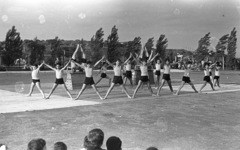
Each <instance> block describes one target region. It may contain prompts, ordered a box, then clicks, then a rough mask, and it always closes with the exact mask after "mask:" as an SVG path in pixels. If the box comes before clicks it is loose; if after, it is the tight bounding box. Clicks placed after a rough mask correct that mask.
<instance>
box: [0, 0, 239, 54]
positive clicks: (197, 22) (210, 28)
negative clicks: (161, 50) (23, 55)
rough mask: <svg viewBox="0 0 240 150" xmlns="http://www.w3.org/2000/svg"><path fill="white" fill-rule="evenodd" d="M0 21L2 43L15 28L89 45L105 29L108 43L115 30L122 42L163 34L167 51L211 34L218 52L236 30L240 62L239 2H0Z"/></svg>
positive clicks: (29, 36)
mask: <svg viewBox="0 0 240 150" xmlns="http://www.w3.org/2000/svg"><path fill="white" fill-rule="evenodd" d="M0 19H1V20H0V41H4V39H5V36H6V33H7V31H8V30H9V29H10V28H11V27H12V26H13V25H14V26H15V27H16V29H17V31H18V32H20V35H21V38H22V39H34V38H35V37H37V38H38V39H40V40H46V39H53V38H55V37H56V36H58V37H59V38H60V39H65V40H75V39H82V38H83V39H85V40H90V38H91V37H92V36H93V35H94V34H95V33H96V31H97V30H98V29H99V28H101V27H102V28H103V31H104V39H105V40H106V39H107V37H108V35H109V34H110V33H111V29H112V27H113V26H114V25H116V27H117V28H118V35H119V41H120V42H124V41H130V40H133V39H134V38H135V37H138V36H140V37H141V39H142V44H144V43H146V42H147V40H148V39H149V38H151V37H154V41H155V43H156V41H157V39H158V38H159V37H160V35H161V34H164V35H165V36H166V38H167V39H168V48H176V49H182V48H183V49H187V50H195V49H196V48H197V46H198V41H199V40H200V38H202V37H203V36H204V35H205V34H207V33H208V32H210V33H211V34H210V35H211V43H212V45H211V46H210V48H211V49H213V50H214V46H215V45H216V44H217V42H218V39H219V38H221V36H223V35H225V34H230V32H231V30H232V29H233V28H234V27H236V29H237V38H238V43H237V46H238V47H239V48H238V49H237V57H240V36H239V32H240V0H0ZM155 43H154V44H155Z"/></svg>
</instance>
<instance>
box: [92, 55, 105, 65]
mask: <svg viewBox="0 0 240 150" xmlns="http://www.w3.org/2000/svg"><path fill="white" fill-rule="evenodd" d="M104 58H105V56H103V57H102V58H101V59H100V60H99V61H97V62H96V63H95V64H94V65H93V67H96V66H97V65H98V64H99V63H100V62H101V61H102V60H103V59H104Z"/></svg>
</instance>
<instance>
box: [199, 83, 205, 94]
mask: <svg viewBox="0 0 240 150" xmlns="http://www.w3.org/2000/svg"><path fill="white" fill-rule="evenodd" d="M206 84H207V82H206V81H205V82H204V84H203V85H202V87H201V88H200V90H199V93H201V91H202V89H203V88H204V87H205V86H206Z"/></svg>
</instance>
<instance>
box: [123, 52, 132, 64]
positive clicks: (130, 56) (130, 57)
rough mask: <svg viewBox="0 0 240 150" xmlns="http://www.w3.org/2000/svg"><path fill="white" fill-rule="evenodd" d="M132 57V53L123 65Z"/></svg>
mask: <svg viewBox="0 0 240 150" xmlns="http://www.w3.org/2000/svg"><path fill="white" fill-rule="evenodd" d="M131 57H132V53H130V56H129V57H128V59H127V60H126V61H125V62H124V63H123V65H125V64H126V63H127V62H128V61H129V60H130V59H131Z"/></svg>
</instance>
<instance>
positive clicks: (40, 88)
mask: <svg viewBox="0 0 240 150" xmlns="http://www.w3.org/2000/svg"><path fill="white" fill-rule="evenodd" d="M36 85H37V88H38V90H39V91H40V93H41V94H42V96H43V99H46V97H45V94H44V92H43V90H42V87H41V85H40V83H39V82H37V83H36Z"/></svg>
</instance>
